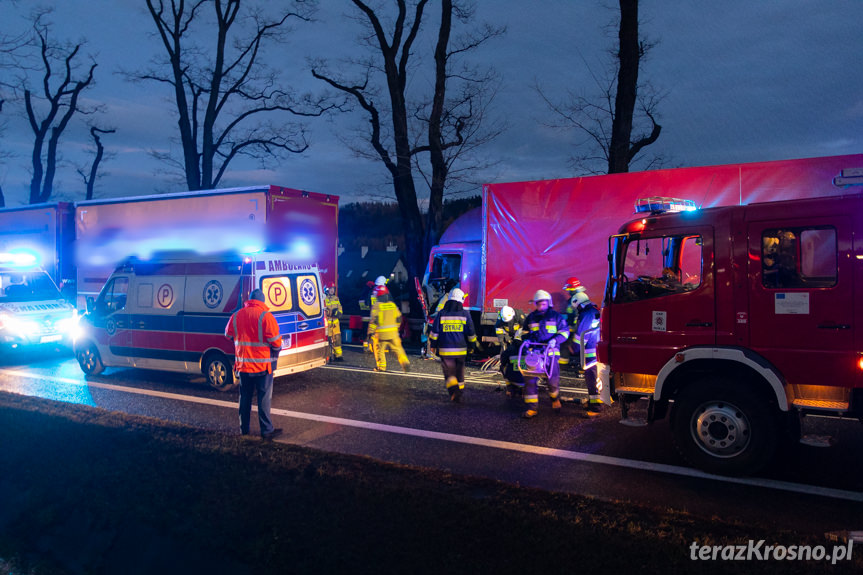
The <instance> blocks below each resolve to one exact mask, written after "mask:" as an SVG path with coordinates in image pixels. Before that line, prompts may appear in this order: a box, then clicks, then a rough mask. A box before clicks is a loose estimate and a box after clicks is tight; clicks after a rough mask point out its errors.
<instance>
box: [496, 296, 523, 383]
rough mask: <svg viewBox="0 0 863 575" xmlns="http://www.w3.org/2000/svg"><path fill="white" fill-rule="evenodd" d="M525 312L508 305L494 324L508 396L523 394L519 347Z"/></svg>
mask: <svg viewBox="0 0 863 575" xmlns="http://www.w3.org/2000/svg"><path fill="white" fill-rule="evenodd" d="M523 326H524V313H522V311H521V310H517V309H513V308H511V307H509V306H508V305H505V306H503V307H502V308H501V310H500V313H499V314H498V317H497V321H496V322H495V324H494V333H495V335H497V342H498V344H500V372H501V374H503V377H504V379H506V381H507V385H506V397H507V398H508V399H509V398H512V397H515V396H519V395H521V394H522V390H523V389H524V376H523V375H522V374H521V372H520V371H519V370H518V366H516V362H517V361H518V348H519V347H520V346H521V338H522V327H523Z"/></svg>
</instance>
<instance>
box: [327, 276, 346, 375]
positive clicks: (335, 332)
mask: <svg viewBox="0 0 863 575" xmlns="http://www.w3.org/2000/svg"><path fill="white" fill-rule="evenodd" d="M324 291H325V293H326V297H325V298H324V310H325V312H326V315H327V334H328V335H329V338H330V346H331V348H332V351H333V357H332V358H331V359H332V361H344V358H343V357H342V330H341V327H340V326H339V318H340V317H341V315H342V303H341V302H340V301H339V296H338V295H336V284H330V285H328V286H327V288H326V290H324Z"/></svg>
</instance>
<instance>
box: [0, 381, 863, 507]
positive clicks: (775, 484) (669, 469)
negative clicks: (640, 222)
mask: <svg viewBox="0 0 863 575" xmlns="http://www.w3.org/2000/svg"><path fill="white" fill-rule="evenodd" d="M333 369H336V368H333ZM337 369H346V370H348V371H365V370H351V369H349V368H337ZM0 374H5V375H10V376H14V377H24V378H28V379H39V380H46V381H51V382H55V383H64V384H67V385H74V386H79V387H88V388H97V389H106V390H110V391H119V392H122V393H131V394H135V395H145V396H148V397H159V398H164V399H172V400H175V401H185V402H189V403H199V404H204V405H211V406H216V407H225V408H229V409H236V408H237V403H236V402H235V401H223V400H218V399H209V398H206V397H195V396H189V395H181V394H176V393H166V392H162V391H153V390H148V389H135V388H129V387H124V386H121V385H112V384H108V383H99V382H93V381H81V380H76V379H71V378H66V377H55V376H50V375H40V374H36V373H30V372H27V371H18V370H11V369H0ZM392 375H405V376H408V375H410V374H404V373H401V374H400V373H397V372H394V373H393V374H392ZM416 375H420V374H415V375H414V376H416ZM425 375H427V374H425ZM429 377H430V376H429ZM271 413H272V414H273V415H280V416H282V417H291V418H294V419H303V420H306V421H315V422H319V423H330V424H335V425H341V426H344V427H354V428H358V429H366V430H370V431H379V432H383V433H395V434H398V435H408V436H412V437H422V438H424V439H435V440H439V441H449V442H451V443H462V444H467V445H474V446H479V447H489V448H492V449H504V450H507V451H515V452H520V453H531V454H534V455H544V456H547V457H557V458H560V459H569V460H573V461H583V462H587V463H596V464H600V465H611V466H615V467H624V468H629V469H638V470H641V471H651V472H656V473H667V474H670V475H680V476H684V477H694V478H698V479H709V480H713V481H721V482H725V483H735V484H738V485H748V486H751V487H763V488H766V489H776V490H779V491H790V492H793V493H802V494H805V495H817V496H820V497H829V498H833V499H843V500H846V501H854V502H857V503H863V493H861V492H858V491H847V490H843V489H833V488H829V487H819V486H815V485H805V484H802V483H791V482H789V481H779V480H774V479H762V478H749V477H726V476H723V475H713V474H710V473H705V472H703V471H698V470H697V469H690V468H688V467H679V466H677V465H667V464H664V463H650V462H647V461H638V460H635V459H624V458H620V457H611V456H607V455H597V454H595V453H583V452H580V451H568V450H565V449H554V448H551V447H542V446H538V445H527V444H523V443H514V442H511V441H500V440H496V439H484V438H481V437H472V436H466V435H456V434H453V433H443V432H439V431H428V430H424V429H414V428H411V427H401V426H398V425H387V424H383V423H373V422H370V421H359V420H355V419H344V418H341V417H332V416H328V415H318V414H314V413H304V412H301V411H290V410H286V409H278V408H273V409H272V411H271Z"/></svg>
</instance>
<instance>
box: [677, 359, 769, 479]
mask: <svg viewBox="0 0 863 575" xmlns="http://www.w3.org/2000/svg"><path fill="white" fill-rule="evenodd" d="M671 425H672V430H673V431H674V440H675V443H676V445H677V449H678V451H679V452H680V454H681V455H682V456H683V457H684V459H686V460H687V461H688V462H690V463H691V464H692V465H694V466H695V467H698V468H699V469H703V470H704V471H707V472H710V473H719V474H723V475H745V474H752V473H756V472H757V471H759V470H761V469H762V468H763V467H764V466H765V465H767V464H768V463H770V461H771V460H772V459H773V455H774V453H775V452H776V447H777V444H778V435H779V434H778V423H777V417H776V413H774V410H773V409H772V408H771V407H770V405H769V404H768V403H767V402H766V401H765V400H764V399H762V398H760V397H759V396H758V395H757V394H756V393H754V391H753V390H751V389H749V388H746V387H744V386H743V385H739V384H735V383H734V382H732V381H729V380H727V379H724V378H722V377H720V376H714V377H710V378H707V379H704V380H701V381H699V382H695V383H693V384H691V385H688V386H687V387H685V388H684V389H683V390H682V391H681V392H680V393H679V394H678V396H677V398H676V399H675V402H674V408H673V410H672V413H671Z"/></svg>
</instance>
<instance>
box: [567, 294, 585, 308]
mask: <svg viewBox="0 0 863 575" xmlns="http://www.w3.org/2000/svg"><path fill="white" fill-rule="evenodd" d="M589 301H590V296H588V295H587V292H586V291H578V292H575V295H574V296H572V299H570V300H569V303H570V304H572V305H573V306H576V307H577V306H578V305H580V304H583V303H587V302H589Z"/></svg>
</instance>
